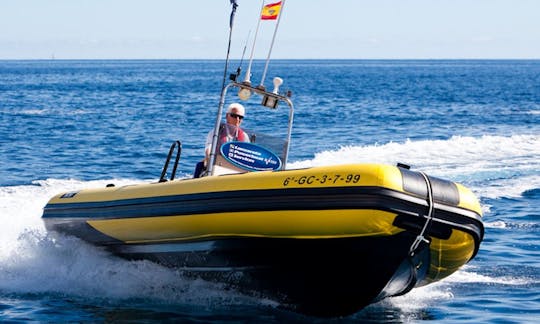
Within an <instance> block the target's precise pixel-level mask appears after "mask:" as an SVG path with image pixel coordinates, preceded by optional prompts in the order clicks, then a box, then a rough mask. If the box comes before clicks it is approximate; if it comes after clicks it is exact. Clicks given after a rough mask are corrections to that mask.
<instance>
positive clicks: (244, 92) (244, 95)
mask: <svg viewBox="0 0 540 324" xmlns="http://www.w3.org/2000/svg"><path fill="white" fill-rule="evenodd" d="M249 97H251V90H249V89H248V88H243V87H242V88H240V90H239V91H238V98H240V100H244V101H245V100H248V99H249Z"/></svg>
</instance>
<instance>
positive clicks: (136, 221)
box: [88, 210, 403, 243]
mask: <svg viewBox="0 0 540 324" xmlns="http://www.w3.org/2000/svg"><path fill="white" fill-rule="evenodd" d="M395 216H396V215H395V214H393V213H388V212H384V211H377V210H321V211H298V210H292V211H287V210H285V211H262V212H261V211H257V212H235V213H213V214H203V215H183V216H165V217H140V218H124V219H109V220H94V221H88V224H90V225H91V226H92V227H94V228H95V229H96V230H98V231H100V232H101V233H103V234H106V235H108V236H110V237H113V238H115V239H118V240H120V241H123V242H125V243H152V242H164V241H182V240H195V239H201V238H207V237H242V236H245V237H271V238H272V237H273V238H296V239H298V238H300V239H315V238H339V237H362V236H390V235H394V234H397V233H399V232H402V231H403V230H402V229H400V228H398V227H395V226H393V225H392V222H393V221H394V218H395Z"/></svg>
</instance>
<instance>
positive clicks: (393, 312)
mask: <svg viewBox="0 0 540 324" xmlns="http://www.w3.org/2000/svg"><path fill="white" fill-rule="evenodd" d="M237 65H238V61H233V62H231V64H230V70H231V71H234V70H236V67H237ZM262 67H263V62H259V61H256V62H255V65H254V69H253V72H254V74H253V77H252V81H253V82H255V83H257V82H259V80H258V79H257V77H258V76H259V75H260V74H261V70H262ZM223 68H224V62H223V61H219V60H216V61H212V60H210V61H201V60H179V61H176V60H149V61H136V60H134V61H131V60H126V61H114V60H112V61H101V60H96V61H92V60H89V61H69V60H66V61H64V60H43V61H0V321H1V322H79V323H80V322H83V323H84V322H98V323H99V322H133V323H162V322H182V323H190V322H191V323H205V322H220V323H237V322H248V323H249V322H253V323H261V322H262V323H283V322H287V323H288V322H293V323H313V322H321V323H322V322H324V323H332V322H339V323H344V322H374V323H419V322H438V323H532V322H535V321H537V320H538V319H539V318H540V61H534V60H533V61H526V60H523V61H513V60H493V61H484V60H434V61H432V60H419V61H415V60H405V61H399V60H395V61H394V60H388V61H387V60H382V61H378V60H277V61H273V62H271V63H270V68H269V72H268V75H269V79H268V80H267V82H266V86H267V87H271V79H270V77H274V76H279V77H281V78H283V80H284V84H283V86H282V90H284V91H285V90H291V91H292V94H293V95H292V100H293V102H294V105H295V124H294V128H293V134H292V139H291V150H290V154H289V161H288V165H287V168H290V169H293V168H303V167H310V166H320V165H332V164H342V163H363V162H376V163H387V164H396V163H398V162H401V163H405V164H409V165H411V166H412V168H413V169H417V170H423V171H425V172H427V173H428V174H430V175H432V176H437V177H441V178H445V179H450V180H453V181H456V182H460V183H462V184H464V185H466V186H468V187H469V188H471V189H472V190H473V192H474V193H475V194H476V195H477V196H478V197H479V199H480V202H481V205H482V209H483V212H484V222H485V227H486V232H485V238H484V241H483V243H482V245H481V247H480V251H479V253H478V255H477V256H476V258H475V259H474V260H472V261H471V262H470V263H469V264H467V265H466V266H465V267H463V268H462V269H461V270H459V271H458V272H456V273H455V274H453V275H452V276H450V277H448V278H446V279H444V280H442V281H440V282H438V283H435V284H432V285H429V286H426V287H423V288H418V289H414V290H413V291H411V292H410V293H409V294H407V295H405V296H402V297H396V298H389V299H386V300H384V301H382V302H379V303H377V304H374V305H371V306H369V307H367V308H365V309H364V310H362V311H360V312H358V313H356V314H354V315H351V316H347V317H343V318H337V319H318V318H312V317H307V316H304V315H300V314H296V313H293V312H290V311H286V310H283V309H281V308H280V307H279V304H278V303H277V302H275V301H273V300H270V299H265V298H256V297H252V296H245V295H242V294H241V293H239V292H236V291H234V290H231V289H227V288H225V287H223V286H221V285H219V284H215V283H208V282H205V281H202V280H195V279H189V278H185V277H182V275H181V274H180V273H179V272H178V271H176V270H174V269H169V268H165V267H162V266H160V265H157V264H154V263H152V262H148V261H128V260H124V259H121V258H118V257H116V256H114V255H111V254H109V253H108V252H106V251H105V250H103V249H101V248H97V247H94V246H91V245H88V244H86V243H84V242H82V241H80V240H78V239H76V238H73V237H68V236H61V237H54V236H53V235H50V234H49V233H47V232H46V231H45V228H44V226H43V223H42V221H41V219H40V217H41V213H42V208H43V206H44V205H45V204H46V202H47V200H48V199H49V198H50V197H51V196H52V195H54V194H56V193H59V192H62V191H67V190H74V189H80V188H89V187H103V186H104V185H105V184H107V183H111V182H114V183H116V184H129V183H137V182H153V181H156V180H157V179H158V178H159V176H160V173H161V169H162V166H163V163H164V161H165V158H166V156H167V152H168V149H169V146H170V144H171V143H172V142H173V141H175V140H180V141H181V142H182V158H181V160H180V165H179V172H180V173H179V175H177V178H178V177H189V176H191V174H192V172H193V170H194V167H195V164H196V163H197V162H198V161H199V160H200V159H201V158H202V156H203V148H204V142H205V139H206V134H207V132H208V130H209V129H210V128H212V126H213V125H214V123H215V113H216V111H217V107H218V103H219V94H220V90H221V84H222V78H223ZM244 68H245V67H244ZM233 92H234V91H230V93H229V96H228V97H227V102H232V101H235V100H237V99H236V98H235V97H234V93H233ZM259 101H260V98H256V99H255V100H254V101H250V102H247V103H246V104H245V105H246V109H247V113H246V118H245V121H244V127H246V128H250V129H262V130H264V131H266V132H274V130H275V132H276V134H278V133H279V132H280V131H279V130H278V129H280V128H281V129H282V127H283V126H284V124H285V121H284V120H280V119H279V118H281V117H280V116H281V115H279V113H280V112H283V111H285V110H284V109H283V108H284V107H283V106H280V107H279V108H278V111H276V114H275V115H273V112H272V113H269V112H268V111H267V110H265V109H262V108H260V106H259V105H258V102H259ZM285 115H286V113H285V114H284V115H283V116H285ZM274 117H275V118H274ZM351 257H353V256H351ZM321 279H322V280H324V278H321Z"/></svg>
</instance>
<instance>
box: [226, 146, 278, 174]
mask: <svg viewBox="0 0 540 324" xmlns="http://www.w3.org/2000/svg"><path fill="white" fill-rule="evenodd" d="M220 151H221V155H222V156H223V157H224V158H225V159H226V160H227V161H229V162H231V163H232V164H233V165H235V166H237V167H239V168H242V169H244V170H248V171H269V170H279V169H280V168H281V159H280V158H279V157H278V156H277V155H275V154H274V153H273V152H271V151H269V150H267V149H266V148H264V147H262V146H259V145H256V144H252V143H248V142H227V143H225V144H223V145H221V148H220Z"/></svg>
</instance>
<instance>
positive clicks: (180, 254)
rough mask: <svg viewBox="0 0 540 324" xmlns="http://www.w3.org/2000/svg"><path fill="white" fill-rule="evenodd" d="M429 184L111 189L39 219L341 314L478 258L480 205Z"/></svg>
mask: <svg viewBox="0 0 540 324" xmlns="http://www.w3.org/2000/svg"><path fill="white" fill-rule="evenodd" d="M428 179H429V183H430V184H431V189H432V191H433V192H432V193H433V199H431V201H430V199H429V195H428V188H429V186H428V185H427V183H426V181H425V178H423V177H422V175H421V174H419V173H417V172H412V171H410V170H406V169H402V168H397V167H392V166H385V165H348V166H332V167H319V168H310V169H303V170H290V171H279V172H260V173H250V174H239V175H229V176H220V177H208V178H203V179H190V180H181V181H172V182H167V183H156V184H143V185H135V186H126V187H119V188H116V187H109V188H102V189H94V190H82V191H77V192H70V193H64V194H60V195H58V196H56V197H54V198H52V199H51V201H50V202H49V203H48V204H47V206H45V209H44V214H43V219H44V221H45V225H46V226H47V228H48V229H49V230H52V231H57V232H61V233H65V234H70V235H75V236H77V237H80V238H82V239H84V240H86V241H88V242H91V243H93V244H96V245H101V246H106V247H108V248H109V249H110V250H111V251H112V252H114V253H116V254H118V255H121V256H124V257H126V258H129V259H149V260H153V261H156V262H159V263H161V264H164V265H167V266H172V267H176V268H178V269H181V270H182V271H184V272H185V273H186V274H187V275H190V276H197V277H202V278H204V279H207V280H215V281H219V282H223V283H226V284H230V285H231V286H234V287H236V288H239V289H241V290H243V291H246V292H249V293H256V294H263V295H265V296H269V297H271V298H275V299H277V300H279V301H281V302H282V303H283V304H284V305H288V306H290V307H292V308H294V309H297V310H299V311H302V312H306V313H314V314H318V315H336V314H337V315H343V314H348V313H352V312H354V311H357V310H358V309H361V308H362V307H364V306H365V305H367V304H369V303H371V302H374V301H377V300H380V299H382V298H384V297H387V296H395V295H400V294H403V293H406V292H408V291H409V290H410V289H412V288H413V287H415V286H420V285H424V284H427V283H430V282H432V281H437V280H440V279H441V278H444V277H446V276H448V275H450V274H451V273H453V272H455V271H456V270H457V269H459V267H461V266H462V265H463V264H465V263H467V262H468V261H469V260H470V259H472V258H473V257H474V255H475V254H476V252H477V250H478V247H479V244H480V242H481V240H482V237H483V226H482V222H481V211H480V207H479V205H478V202H477V200H476V198H474V196H473V195H472V193H471V192H470V191H469V190H467V189H466V188H464V187H463V186H461V185H459V184H455V183H452V182H448V181H444V180H440V179H436V178H428ZM430 207H431V208H432V209H433V211H434V212H433V214H432V215H429V213H428V211H429V209H430ZM426 224H427V225H428V226H426ZM423 229H424V230H423ZM419 236H420V238H423V239H424V240H420V241H419V242H421V244H419V245H418V247H416V246H415V247H414V248H413V243H414V242H415V240H417V238H418V237H419Z"/></svg>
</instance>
